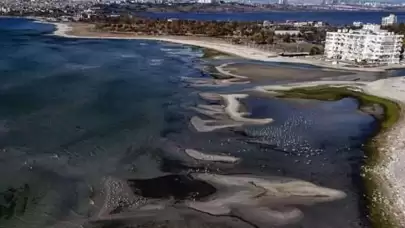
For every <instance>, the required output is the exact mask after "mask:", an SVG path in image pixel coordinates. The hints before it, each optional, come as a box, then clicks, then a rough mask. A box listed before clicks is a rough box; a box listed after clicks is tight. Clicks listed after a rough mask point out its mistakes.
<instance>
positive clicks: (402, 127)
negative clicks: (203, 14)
mask: <svg viewBox="0 0 405 228" xmlns="http://www.w3.org/2000/svg"><path fill="white" fill-rule="evenodd" d="M47 23H50V22H47ZM51 24H54V25H56V27H57V29H56V31H55V32H54V35H56V36H61V37H66V38H87V39H135V40H156V41H164V42H172V43H179V44H185V45H192V46H199V47H203V48H210V49H214V50H217V51H220V52H224V53H227V54H231V55H236V56H240V57H242V58H246V59H251V60H258V61H264V62H283V63H296V64H309V65H315V66H320V67H327V68H334V69H341V70H354V71H370V72H382V71H385V70H386V69H394V68H396V67H401V66H394V67H375V68H354V67H344V66H339V65H333V64H331V63H330V64H328V63H326V62H320V61H318V62H317V61H315V60H313V59H312V60H311V59H302V58H288V57H277V56H276V55H275V53H268V52H264V51H261V50H257V49H253V48H249V47H245V46H238V45H232V44H229V43H225V42H220V41H215V42H214V41H205V40H197V39H195V38H194V39H192V38H190V39H185V38H184V37H158V36H156V37H151V36H118V35H117V36H112V35H115V34H110V35H109V36H97V35H96V33H94V34H93V35H85V36H81V35H75V34H74V33H72V27H71V26H70V25H68V24H63V23H51ZM291 85H292V86H293V87H294V88H299V87H305V86H307V87H308V86H317V85H325V86H351V87H355V88H358V89H360V90H361V91H362V92H364V93H366V94H370V95H373V96H378V97H383V98H386V99H389V100H392V101H394V102H396V103H398V104H399V106H400V112H401V115H400V119H399V120H398V121H397V123H396V124H395V126H393V127H391V128H390V129H389V130H385V131H382V132H380V133H379V134H378V135H377V136H376V137H375V139H376V141H377V145H378V148H377V149H378V151H379V153H380V154H384V155H386V156H384V159H382V160H380V161H379V162H378V163H377V164H375V165H373V167H367V170H366V175H367V176H370V177H371V178H372V179H373V180H375V181H376V182H377V184H378V187H379V189H378V190H377V191H378V192H379V193H377V194H376V195H374V194H373V195H372V197H373V199H375V200H376V203H377V204H381V205H382V206H383V207H384V209H385V210H386V211H385V212H384V211H383V212H380V213H381V214H387V213H389V214H391V215H392V217H393V219H394V220H395V223H396V225H397V226H398V227H405V175H404V176H401V172H403V173H405V172H404V171H405V169H404V168H402V167H401V165H404V164H405V153H404V152H405V142H404V140H403V139H404V138H405V115H404V113H403V112H404V110H405V78H404V77H397V78H389V79H382V80H378V81H375V82H371V83H356V82H334V81H322V82H311V83H297V84H291ZM289 88H290V87H289V85H287V86H273V87H272V86H265V87H260V88H258V90H259V91H262V92H263V91H267V90H284V89H289Z"/></svg>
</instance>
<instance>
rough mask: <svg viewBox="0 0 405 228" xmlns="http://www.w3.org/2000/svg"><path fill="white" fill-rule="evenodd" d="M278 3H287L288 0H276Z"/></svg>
mask: <svg viewBox="0 0 405 228" xmlns="http://www.w3.org/2000/svg"><path fill="white" fill-rule="evenodd" d="M278 4H279V5H287V4H288V2H287V0H278Z"/></svg>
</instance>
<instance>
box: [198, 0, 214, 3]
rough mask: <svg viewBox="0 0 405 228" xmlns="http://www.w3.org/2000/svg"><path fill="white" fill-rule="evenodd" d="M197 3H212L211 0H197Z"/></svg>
mask: <svg viewBox="0 0 405 228" xmlns="http://www.w3.org/2000/svg"><path fill="white" fill-rule="evenodd" d="M197 3H199V4H212V3H214V1H213V0H197Z"/></svg>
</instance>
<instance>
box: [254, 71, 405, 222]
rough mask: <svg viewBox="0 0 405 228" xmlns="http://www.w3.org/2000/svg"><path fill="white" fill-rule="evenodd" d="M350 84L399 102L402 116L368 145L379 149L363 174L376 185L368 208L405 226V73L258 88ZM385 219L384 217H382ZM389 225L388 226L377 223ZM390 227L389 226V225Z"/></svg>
mask: <svg viewBox="0 0 405 228" xmlns="http://www.w3.org/2000/svg"><path fill="white" fill-rule="evenodd" d="M319 86H322V87H331V88H350V89H351V90H353V91H358V92H360V93H364V94H366V95H371V96H376V97H380V98H384V99H387V100H389V101H392V102H394V103H396V104H397V105H398V108H399V111H398V112H399V118H398V120H397V121H396V123H394V124H392V126H385V127H383V126H382V128H381V131H380V132H378V133H377V134H376V135H375V136H374V137H373V139H372V140H371V141H370V142H369V145H368V146H371V147H373V148H372V149H374V151H370V152H377V154H374V155H373V157H377V159H375V160H373V158H371V157H372V156H367V158H366V160H367V163H366V164H365V166H364V167H363V173H362V176H363V178H364V181H365V182H367V184H369V185H372V187H374V188H373V189H368V192H367V193H368V195H367V196H368V197H369V200H370V201H371V202H369V206H370V207H371V208H369V210H371V213H372V214H375V215H376V216H377V218H374V219H376V220H377V221H375V220H373V218H371V220H372V222H375V223H378V224H381V223H388V224H390V226H389V227H401V228H402V227H405V167H404V164H405V112H404V111H405V77H394V78H387V79H380V80H377V81H373V82H350V81H318V82H304V83H291V84H284V85H269V86H258V87H256V88H255V90H256V91H259V92H264V93H272V92H273V93H274V92H277V91H279V92H283V91H288V90H292V89H300V88H315V87H319ZM380 218H381V219H384V221H381V220H380ZM375 227H387V226H375ZM389 227H387V228H389Z"/></svg>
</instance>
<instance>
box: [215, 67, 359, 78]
mask: <svg viewBox="0 0 405 228" xmlns="http://www.w3.org/2000/svg"><path fill="white" fill-rule="evenodd" d="M218 68H219V70H220V72H221V73H225V74H226V75H228V76H232V77H237V78H243V77H245V78H249V79H250V80H253V81H262V80H277V81H287V80H294V81H304V80H305V81H307V80H319V79H322V78H332V77H341V76H349V75H350V76H351V77H356V76H355V73H354V72H350V71H339V70H327V69H322V68H313V69H310V68H304V67H284V66H276V65H265V64H255V63H231V64H224V65H222V66H219V67H218ZM218 68H217V69H218Z"/></svg>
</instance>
